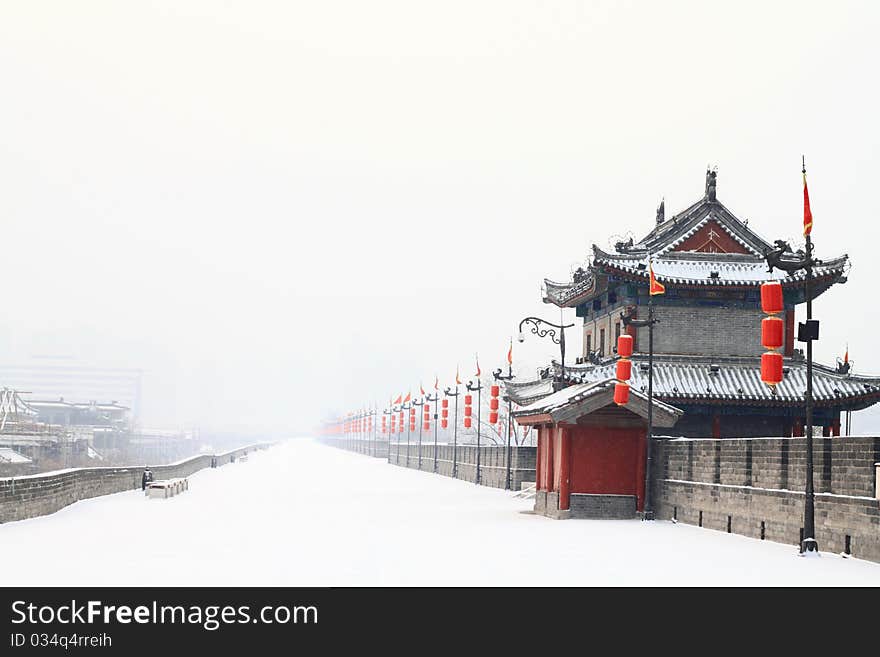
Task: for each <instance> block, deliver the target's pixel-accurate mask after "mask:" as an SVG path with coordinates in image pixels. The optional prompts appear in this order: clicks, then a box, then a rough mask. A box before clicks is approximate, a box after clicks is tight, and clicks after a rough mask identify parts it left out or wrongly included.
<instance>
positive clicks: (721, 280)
mask: <svg viewBox="0 0 880 657" xmlns="http://www.w3.org/2000/svg"><path fill="white" fill-rule="evenodd" d="M704 228H705V229H706V231H708V234H709V235H710V236H713V237H712V239H715V238H717V237H718V236H720V235H721V234H722V233H723V238H724V239H725V240H728V247H729V248H728V249H727V250H731V249H733V251H737V250H738V251H741V252H739V253H737V252H725V251H724V250H720V249H716V248H714V246H713V249H712V251H714V252H705V250H704V249H702V250H701V249H700V248H698V247H697V246H696V245H692V244H686V242H687V240H689V239H690V238H692V237H693V236H695V235H697V233H698V232H699V231H701V230H703V229H704ZM716 228H717V229H718V230H716ZM712 231H714V235H713V233H712ZM704 234H705V231H704ZM631 242H632V241H630V243H618V244H617V246H616V249H617V251H618V252H617V253H608V252H606V251H604V250H602V249H600V248H599V247H598V246H596V245H593V253H592V259H591V264H590V266H589V267H588V268H587V269H586V270H580V271H579V272H578V275H577V277H576V279H575V280H573V281H571V282H568V283H559V282H555V281H551V280H549V279H544V302H545V303H551V304H554V305H557V306H561V307H569V308H570V307H574V306H577V305H578V304H580V303H583V302H584V301H586V300H588V299H589V298H591V297H592V296H593V295H594V294H596V293H597V292H602V291H603V287H600V286H599V285H598V284H599V283H600V282H602V277H604V276H605V275H607V274H613V275H623V276H625V277H629V278H631V279H633V280H635V281H638V282H644V284H647V281H648V277H649V275H648V267H647V264H648V257H649V256H650V257H651V258H652V259H653V263H654V264H653V266H654V275H655V276H656V277H657V280H659V281H660V282H661V283H669V284H672V285H682V286H701V287H703V286H720V287H725V286H727V287H734V286H735V287H757V286H759V285H760V284H761V283H764V282H766V281H769V280H778V281H780V282H781V283H782V284H783V285H794V284H799V283H800V282H802V281H803V280H804V278H805V277H806V273H805V272H804V271H798V272H796V273H795V274H793V275H791V274H788V273H787V272H785V271H783V270H780V269H774V271H773V272H772V273H771V272H768V271H767V270H768V267H767V262H766V260H765V254H766V253H768V252H769V251H770V250H772V249H773V246H772V245H771V244H769V243H768V242H767V241H766V240H765V239H764V238H762V237H761V236H760V235H758V234H757V233H755V232H754V231H753V230H752V229H751V228H749V227H748V223H747V222H745V221H742V220H740V219H739V218H737V217H736V216H735V215H734V214H733V213H732V212H731V211H730V210H728V209H727V208H726V207H725V206H724V205H723V204H722V203H720V202H719V201H716V200H709V199H708V197H706V196H704V197H703V198H702V199H700V200H699V201H697V202H696V203H694V204H693V205H691V206H690V207H689V208H687V209H686V210H684V211H682V212H680V213H678V214H677V215H675V216H674V217H671V218H670V219H667V220H665V221H663V222H661V223H659V224H657V225H656V226H655V227H654V229H653V230H651V232H649V233H648V234H647V235H646V236H645V237H644V238H642V239H641V240H640V241H638V242H636V243H631ZM713 245H714V243H713ZM731 245H733V246H731ZM685 249H686V250H685ZM795 260H797V256H796V255H795V254H789V253H787V254H786V255H785V256H783V261H795ZM848 265H849V259H848V256H847V255H842V256H838V257H835V258H832V259H829V260H827V261H824V262H821V263H820V264H819V265H818V266H817V267H816V268H815V269H814V275H815V277H816V278H817V279H824V285H817V286H816V288H815V289H814V293H815V295H816V296H818V294H820V293H822V292H824V290H825V289H827V287H828V286H829V285H830V284H833V283H835V282H838V281H840V282H843V281H845V280H846V279H845V278H844V274H845V272H846V270H847V267H848ZM603 285H604V284H603Z"/></svg>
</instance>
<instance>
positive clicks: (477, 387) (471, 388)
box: [465, 379, 483, 484]
mask: <svg viewBox="0 0 880 657" xmlns="http://www.w3.org/2000/svg"><path fill="white" fill-rule="evenodd" d="M465 388H467V389H468V392H473V391H474V390H476V391H477V475H476V477H474V483H475V484H479V483H480V416H481V411H482V403H481V402H482V390H483V384H482V383H481V382H480V380H479V379H477V385H474V384H473V381H468V382H467V383H466V384H465Z"/></svg>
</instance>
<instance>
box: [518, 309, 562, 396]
mask: <svg viewBox="0 0 880 657" xmlns="http://www.w3.org/2000/svg"><path fill="white" fill-rule="evenodd" d="M523 324H531V325H532V329H531V330H532V333H534V334H535V335H537V336H538V337H539V338H544V337H547V336H549V337H550V339H551V340H552V341H553V342H555V343H556V344H558V345H559V355H560V364H561V365H562V375H561V376H560V378H559V382H558V385H557V382H556V381H554V382H553V389H554V390H561V389H562V388H564V387H565V329H567V328H571V327H572V326H574V324H562V325H560V324H551V323H550V322H548V321H547V320H546V319H541V318H539V317H526V318H525V319H523V320H522V321H521V322H520V323H519V341H520V342H525V340H526V337H525V335H524V334H523ZM541 324H546V325H547V326H550V327H552V328H545V329H542V328H541ZM557 330H558V331H559V337H558V338H557V337H556V331H557Z"/></svg>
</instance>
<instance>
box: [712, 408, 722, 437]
mask: <svg viewBox="0 0 880 657" xmlns="http://www.w3.org/2000/svg"><path fill="white" fill-rule="evenodd" d="M712 437H713V438H721V416H720V415H718V414H717V413H715V414H714V415H713V416H712Z"/></svg>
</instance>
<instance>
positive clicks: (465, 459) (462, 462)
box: [319, 438, 537, 490]
mask: <svg viewBox="0 0 880 657" xmlns="http://www.w3.org/2000/svg"><path fill="white" fill-rule="evenodd" d="M319 442H322V443H324V444H326V445H332V446H333V447H340V448H342V449H348V450H350V451H360V450H359V449H358V448H357V446H354V447H353V446H352V444H351V442H350V441H346V440H345V439H344V438H321V439H319ZM385 445H386V449H387V443H386V444H385ZM536 449H537V448H535V447H513V446H512V447H511V448H510V454H511V458H510V467H511V472H510V481H511V489H512V490H519V489H520V487H521V484H522V482H524V481H535V456H536ZM385 454H386V458H387V452H386V453H385ZM454 457H455V463H456V468H455V469H456V479H463V480H465V481H474V480H475V479H476V476H477V447H476V445H459V446H458V449H457V450H455V454H454ZM390 462H391V464H392V465H399V466H401V467H405V468H412V469H414V470H422V471H424V472H435V471H436V473H437V474H439V475H443V476H444V477H451V476H452V470H453V446H452V445H437V463H436V470H435V464H434V443H433V442H423V443H422V450H421V467H420V463H419V446H418V443H415V442H410V444H409V448H407V444H406V443H400V444H399V445H398V443H397V442H393V443H391V461H390ZM506 478H507V448H506V447H503V446H495V445H483V446H481V447H480V483H481V484H482V485H484V486H492V487H494V488H504V484H505V480H506Z"/></svg>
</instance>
